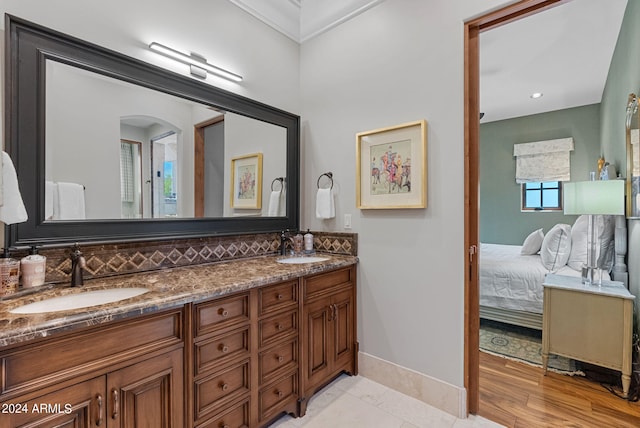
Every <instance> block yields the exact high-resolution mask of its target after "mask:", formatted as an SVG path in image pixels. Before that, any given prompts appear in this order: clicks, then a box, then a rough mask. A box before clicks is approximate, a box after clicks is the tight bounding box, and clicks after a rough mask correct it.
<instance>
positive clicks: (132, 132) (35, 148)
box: [5, 16, 299, 247]
mask: <svg viewBox="0 0 640 428" xmlns="http://www.w3.org/2000/svg"><path fill="white" fill-rule="evenodd" d="M6 21H7V22H6V27H5V28H7V29H8V56H7V58H8V60H7V64H6V66H7V72H6V78H7V97H6V112H7V121H6V123H7V126H6V131H7V134H6V135H7V138H6V141H7V149H8V151H9V152H10V154H11V155H12V157H13V160H14V162H15V164H16V168H17V171H18V177H19V183H20V188H21V191H22V194H23V199H24V202H25V206H26V208H27V212H28V214H29V220H28V221H27V222H25V223H20V224H16V225H11V226H7V229H6V233H5V235H6V238H5V240H6V243H5V245H6V246H10V247H17V246H25V245H47V244H50V245H56V244H61V243H67V242H72V241H73V242H75V241H91V242H97V241H112V240H119V241H126V240H142V239H158V238H173V237H187V236H197V235H215V234H233V233H254V232H270V231H278V230H282V229H295V228H297V227H298V221H299V220H298V219H299V213H298V205H299V166H298V165H299V117H298V116H296V115H293V114H290V113H287V112H284V111H282V110H279V109H276V108H273V107H270V106H267V105H265V104H262V103H259V102H256V101H253V100H250V99H248V98H245V97H242V96H239V95H236V94H233V93H230V92H228V91H224V90H221V89H218V88H215V87H212V86H210V85H207V84H204V83H202V82H200V81H197V80H194V79H191V78H188V77H184V76H181V75H178V74H175V73H172V72H169V71H167V70H164V69H161V68H159V67H156V66H153V65H151V64H148V63H144V62H141V61H139V60H136V59H133V58H130V57H127V56H124V55H122V54H120V53H117V52H114V51H110V50H107V49H105V48H102V47H99V46H95V45H92V44H90V43H87V42H84V41H82V40H78V39H75V38H73V37H70V36H66V35H64V34H60V33H58V32H55V31H52V30H49V29H46V28H43V27H41V26H38V25H36V24H33V23H30V22H27V21H24V20H21V19H19V18H15V17H12V16H7V18H6ZM254 155H256V156H255V158H256V159H258V158H259V159H260V165H252V164H250V163H249V164H246V162H245V163H244V164H242V165H243V166H242V168H243V170H242V172H243V174H244V175H242V176H240V175H239V174H238V172H239V171H231V168H232V165H234V160H236V159H238V158H247V156H248V159H252V156H254ZM232 172H235V173H236V174H235V177H238V179H239V178H243V179H244V180H245V181H244V182H243V183H242V184H243V187H242V192H243V193H242V194H234V193H237V192H238V191H237V190H235V191H234V189H238V188H240V187H239V186H238V185H236V184H237V183H232V182H231V179H232V177H234V174H232ZM258 175H259V176H258ZM274 190H275V191H276V192H278V191H279V192H280V198H281V199H280V200H278V201H277V203H276V204H275V206H273V205H274V199H273V198H272V192H273V191H274ZM245 195H246V197H248V198H252V199H251V201H253V202H255V201H257V203H251V204H249V205H247V206H250V207H251V208H250V209H247V208H238V206H239V205H238V204H235V205H234V204H233V201H234V199H235V200H237V199H238V198H240V197H245ZM260 202H262V203H260ZM270 202H271V204H270ZM241 206H242V205H241Z"/></svg>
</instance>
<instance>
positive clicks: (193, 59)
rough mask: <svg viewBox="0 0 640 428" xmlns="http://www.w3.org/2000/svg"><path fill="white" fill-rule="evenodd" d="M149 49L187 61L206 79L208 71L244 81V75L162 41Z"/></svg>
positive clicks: (197, 74)
mask: <svg viewBox="0 0 640 428" xmlns="http://www.w3.org/2000/svg"><path fill="white" fill-rule="evenodd" d="M149 49H151V50H153V51H155V52H158V53H160V54H162V55H165V56H167V57H169V58H173V59H175V60H177V61H180V62H182V63H185V64H187V65H190V66H191V74H193V75H194V76H197V77H200V78H201V79H205V78H206V77H207V72H209V73H212V74H215V75H216V76H220V77H224V78H225V79H229V80H233V81H234V82H242V76H240V75H238V74H235V73H232V72H230V71H228V70H225V69H224V68H220V67H216V66H215V65H211V64H209V63H208V62H207V60H206V59H205V58H203V57H201V56H199V55H195V54H191V55H187V54H184V53H182V52H179V51H177V50H175V49H171V48H169V47H167V46H164V45H161V44H160V43H156V42H153V43H151V44H150V45H149Z"/></svg>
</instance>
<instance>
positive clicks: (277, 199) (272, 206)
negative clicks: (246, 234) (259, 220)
mask: <svg viewBox="0 0 640 428" xmlns="http://www.w3.org/2000/svg"><path fill="white" fill-rule="evenodd" d="M281 203H282V189H280V190H273V191H271V195H270V196H269V210H268V213H267V215H268V216H269V217H278V216H279V215H280V205H281Z"/></svg>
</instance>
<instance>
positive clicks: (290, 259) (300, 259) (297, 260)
mask: <svg viewBox="0 0 640 428" xmlns="http://www.w3.org/2000/svg"><path fill="white" fill-rule="evenodd" d="M325 260H329V258H328V257H317V256H310V257H304V256H303V257H288V258H286V259H278V260H276V261H277V262H278V263H285V264H293V265H299V264H303V263H315V262H323V261H325Z"/></svg>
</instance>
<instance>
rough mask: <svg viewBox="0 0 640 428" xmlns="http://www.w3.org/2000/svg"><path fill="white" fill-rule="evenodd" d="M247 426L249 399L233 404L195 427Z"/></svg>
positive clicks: (233, 427) (238, 427)
mask: <svg viewBox="0 0 640 428" xmlns="http://www.w3.org/2000/svg"><path fill="white" fill-rule="evenodd" d="M248 426H249V401H248V400H247V401H244V402H242V403H239V404H233V405H231V406H230V408H229V409H225V410H223V411H222V412H220V414H218V415H216V416H215V417H213V418H211V419H209V420H208V421H206V422H203V423H201V424H199V425H197V426H196V428H223V427H229V428H240V427H248Z"/></svg>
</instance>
